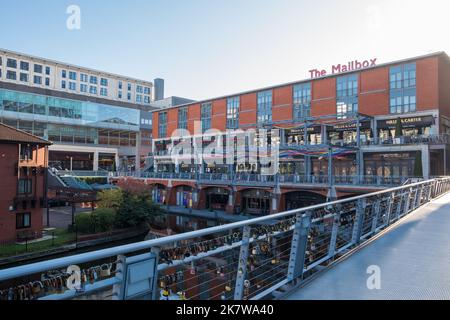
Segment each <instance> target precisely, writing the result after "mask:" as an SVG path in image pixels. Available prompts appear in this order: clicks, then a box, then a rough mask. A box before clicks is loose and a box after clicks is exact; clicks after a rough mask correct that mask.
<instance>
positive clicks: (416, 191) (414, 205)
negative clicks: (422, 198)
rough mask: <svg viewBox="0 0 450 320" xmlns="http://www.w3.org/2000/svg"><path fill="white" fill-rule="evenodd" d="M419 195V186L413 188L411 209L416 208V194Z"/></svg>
mask: <svg viewBox="0 0 450 320" xmlns="http://www.w3.org/2000/svg"><path fill="white" fill-rule="evenodd" d="M418 195H419V187H416V188H415V192H414V200H413V210H416V209H417V196H418Z"/></svg>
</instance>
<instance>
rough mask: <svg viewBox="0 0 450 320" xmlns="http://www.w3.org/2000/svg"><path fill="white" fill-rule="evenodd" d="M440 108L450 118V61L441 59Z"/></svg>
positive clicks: (446, 58) (442, 57)
mask: <svg viewBox="0 0 450 320" xmlns="http://www.w3.org/2000/svg"><path fill="white" fill-rule="evenodd" d="M439 89H440V90H439V107H440V110H441V112H442V115H444V116H447V117H450V59H449V58H448V57H445V56H441V57H440V58H439Z"/></svg>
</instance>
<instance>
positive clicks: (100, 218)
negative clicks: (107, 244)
mask: <svg viewBox="0 0 450 320" xmlns="http://www.w3.org/2000/svg"><path fill="white" fill-rule="evenodd" d="M115 220H116V213H115V211H114V210H113V209H108V208H102V209H98V210H96V211H94V212H83V213H80V214H78V215H77V216H76V217H75V225H76V227H77V230H78V232H80V233H85V234H90V233H98V232H107V231H111V230H112V229H113V227H114V223H115Z"/></svg>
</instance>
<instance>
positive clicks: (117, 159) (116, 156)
mask: <svg viewBox="0 0 450 320" xmlns="http://www.w3.org/2000/svg"><path fill="white" fill-rule="evenodd" d="M114 161H115V162H116V171H119V168H120V159H119V153H118V152H116V154H115V156H114Z"/></svg>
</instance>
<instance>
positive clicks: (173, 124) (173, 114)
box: [167, 109, 178, 137]
mask: <svg viewBox="0 0 450 320" xmlns="http://www.w3.org/2000/svg"><path fill="white" fill-rule="evenodd" d="M177 129H178V109H169V110H167V136H168V137H171V136H172V134H173V133H174V131H175V130H177Z"/></svg>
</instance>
